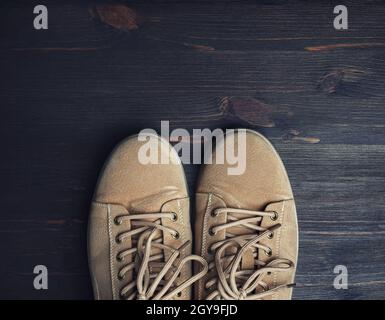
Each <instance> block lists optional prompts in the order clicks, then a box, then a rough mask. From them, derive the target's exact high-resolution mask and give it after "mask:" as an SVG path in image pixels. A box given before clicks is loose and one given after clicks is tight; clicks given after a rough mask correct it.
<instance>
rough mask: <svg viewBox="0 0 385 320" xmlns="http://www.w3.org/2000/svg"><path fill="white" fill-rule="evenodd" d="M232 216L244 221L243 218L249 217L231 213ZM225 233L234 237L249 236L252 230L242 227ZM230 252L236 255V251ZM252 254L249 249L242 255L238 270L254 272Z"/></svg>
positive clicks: (233, 228) (230, 229) (253, 250)
mask: <svg viewBox="0 0 385 320" xmlns="http://www.w3.org/2000/svg"><path fill="white" fill-rule="evenodd" d="M232 215H233V216H234V217H236V218H238V219H245V218H249V217H250V216H249V215H246V214H242V213H236V214H235V213H233V214H232ZM257 224H259V223H257ZM227 231H228V232H229V233H231V234H233V235H235V236H236V235H244V234H250V233H253V232H254V231H253V230H252V229H249V228H247V227H245V226H242V225H241V226H239V227H232V228H229V229H228V230H227ZM230 250H232V253H233V254H234V253H236V251H237V250H235V251H233V249H230ZM254 252H255V249H253V248H249V249H247V250H246V251H245V252H244V253H243V255H242V259H241V263H240V268H241V269H242V270H254V269H255V255H254Z"/></svg>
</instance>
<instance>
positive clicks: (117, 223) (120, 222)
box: [114, 217, 122, 226]
mask: <svg viewBox="0 0 385 320" xmlns="http://www.w3.org/2000/svg"><path fill="white" fill-rule="evenodd" d="M114 223H115V225H116V226H120V225H121V224H122V220H121V219H120V218H119V217H115V218H114Z"/></svg>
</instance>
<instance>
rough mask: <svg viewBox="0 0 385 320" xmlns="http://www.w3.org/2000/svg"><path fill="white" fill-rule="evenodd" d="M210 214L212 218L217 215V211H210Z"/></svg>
mask: <svg viewBox="0 0 385 320" xmlns="http://www.w3.org/2000/svg"><path fill="white" fill-rule="evenodd" d="M211 216H212V217H213V218H216V217H218V212H217V210H213V211H211Z"/></svg>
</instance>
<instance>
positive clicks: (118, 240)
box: [115, 236, 122, 244]
mask: <svg viewBox="0 0 385 320" xmlns="http://www.w3.org/2000/svg"><path fill="white" fill-rule="evenodd" d="M115 242H116V243H117V244H121V243H122V239H120V237H119V236H116V238H115Z"/></svg>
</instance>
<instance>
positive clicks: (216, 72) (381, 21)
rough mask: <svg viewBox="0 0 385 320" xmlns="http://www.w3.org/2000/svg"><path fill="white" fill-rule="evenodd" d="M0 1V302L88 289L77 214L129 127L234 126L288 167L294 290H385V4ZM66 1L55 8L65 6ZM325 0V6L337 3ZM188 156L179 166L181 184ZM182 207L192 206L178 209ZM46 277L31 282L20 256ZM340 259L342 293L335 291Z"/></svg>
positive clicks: (83, 222) (351, 294)
mask: <svg viewBox="0 0 385 320" xmlns="http://www.w3.org/2000/svg"><path fill="white" fill-rule="evenodd" d="M23 3H24V4H22V3H20V4H16V3H15V1H12V2H11V1H9V2H7V1H3V2H2V3H1V10H2V13H3V14H2V18H1V21H0V39H1V41H0V137H1V145H2V147H1V157H0V177H1V183H0V201H1V209H0V211H1V215H0V252H1V259H0V260H1V263H0V298H34V299H46V298H50V299H91V298H92V292H91V286H90V280H89V273H88V266H87V251H86V239H87V237H86V231H87V217H88V208H89V204H90V200H91V197H92V193H93V188H94V185H95V182H96V179H97V175H98V173H99V170H100V169H101V166H102V164H103V161H104V160H105V158H106V157H107V155H108V154H109V152H110V151H111V149H112V148H113V147H114V145H115V144H116V143H118V142H119V141H120V140H121V139H123V138H124V137H126V136H128V135H131V134H134V133H137V132H138V131H139V130H141V129H143V128H155V129H159V127H160V121H161V120H169V121H171V128H172V129H174V128H186V129H188V130H190V131H192V129H193V128H206V127H207V128H217V127H219V128H234V127H247V128H252V129H255V130H257V131H259V132H261V133H263V134H264V135H266V136H267V137H268V138H269V139H270V140H271V141H272V143H273V144H274V145H275V147H276V148H277V150H278V152H279V153H280V155H281V156H282V158H283V161H284V163H285V164H286V166H287V170H288V173H289V176H290V178H291V181H292V185H293V189H294V192H295V196H296V201H297V207H298V218H299V225H300V253H299V254H300V255H299V265H298V272H297V279H296V281H297V288H296V289H295V290H294V298H296V299H375V298H380V299H383V298H385V100H384V98H385V2H384V1H368V2H366V1H344V4H345V5H347V7H348V9H349V30H347V31H336V30H335V29H334V28H333V17H334V15H333V7H334V5H333V4H332V3H331V2H329V1H328V2H326V1H309V2H305V1H295V0H291V1H282V0H277V1H261V4H257V3H256V2H251V1H248V2H246V1H245V2H234V1H210V2H209V1H207V2H199V3H198V2H194V1H190V2H185V3H183V4H178V3H177V2H176V1H169V2H166V1H157V3H156V4H151V3H150V2H148V1H144V2H143V1H140V2H139V1H138V2H132V3H123V4H122V6H124V7H121V8H120V9H119V8H118V9H119V10H118V12H119V16H118V17H116V16H114V15H113V14H114V12H115V10H116V7H115V8H114V7H105V6H103V5H102V2H100V1H99V2H98V3H99V4H98V6H97V7H95V6H92V3H91V2H87V1H66V2H65V1H54V0H46V1H44V3H45V4H46V5H47V7H48V10H49V29H48V30H43V31H36V30H34V29H33V24H32V21H33V18H34V15H33V13H32V10H33V6H32V5H31V4H30V3H29V4H26V2H23ZM64 3H66V4H64ZM336 4H339V3H336ZM198 169H199V167H198V166H197V165H189V166H185V170H186V173H187V177H188V182H189V185H190V189H191V192H193V190H194V183H195V180H196V175H197V172H198ZM192 219H193V217H192ZM38 264H43V265H46V266H47V267H48V270H49V289H48V290H46V291H36V290H34V289H33V285H32V281H33V277H34V275H33V274H32V270H33V267H34V266H35V265H38ZM336 265H345V266H347V268H348V272H349V289H348V290H336V289H334V287H333V280H334V277H335V276H336V275H335V274H334V273H333V269H334V267H335V266H336Z"/></svg>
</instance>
